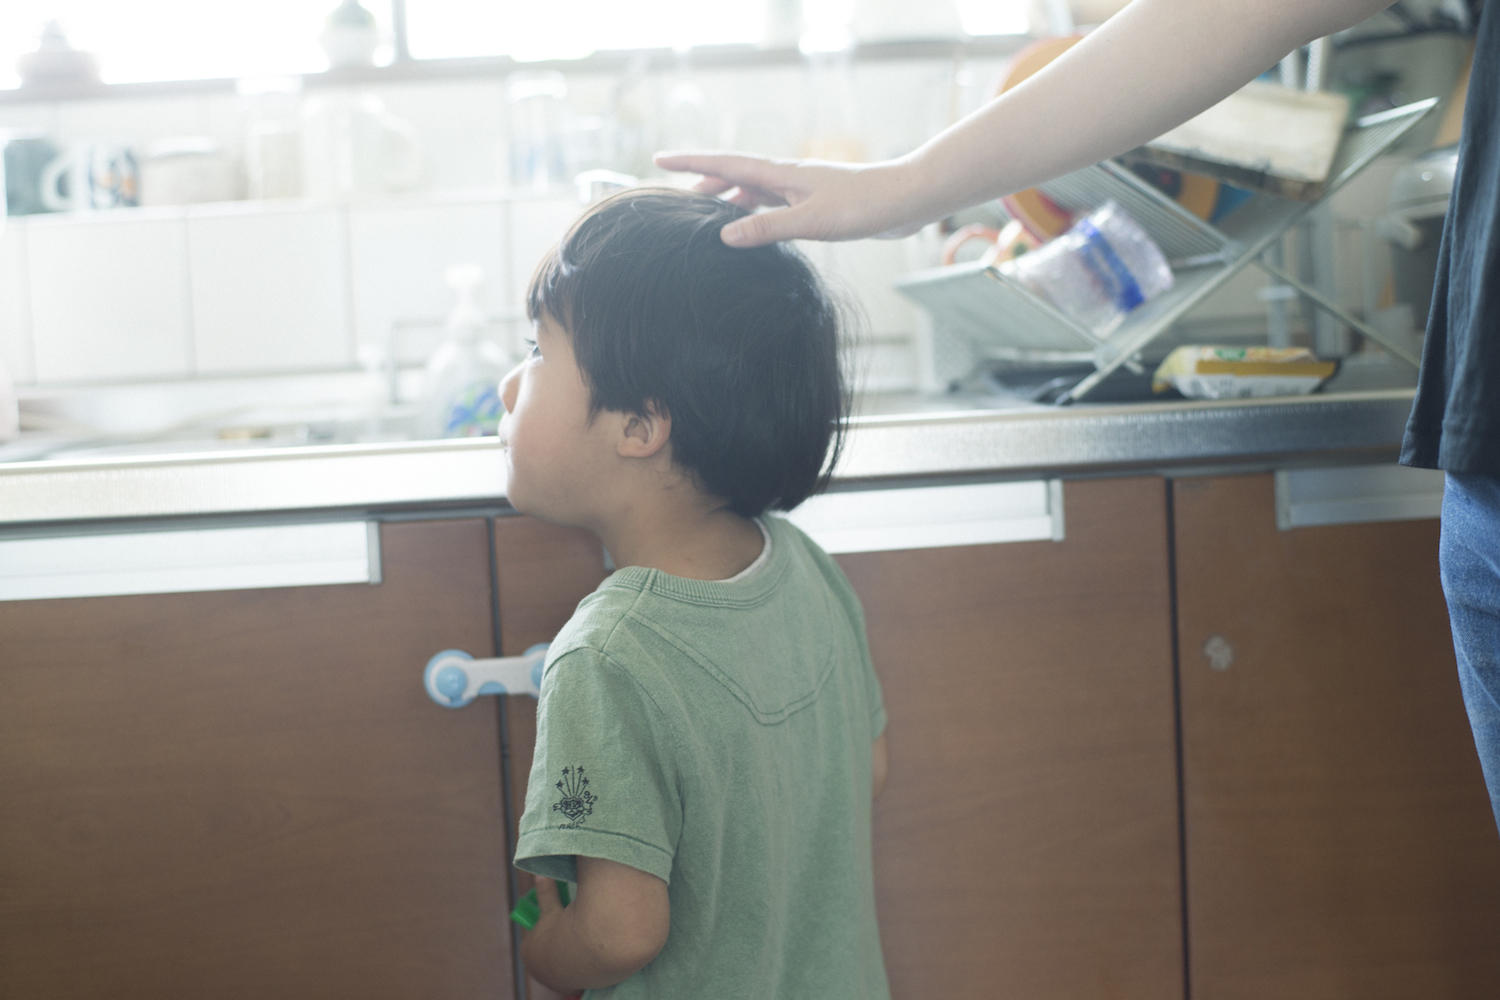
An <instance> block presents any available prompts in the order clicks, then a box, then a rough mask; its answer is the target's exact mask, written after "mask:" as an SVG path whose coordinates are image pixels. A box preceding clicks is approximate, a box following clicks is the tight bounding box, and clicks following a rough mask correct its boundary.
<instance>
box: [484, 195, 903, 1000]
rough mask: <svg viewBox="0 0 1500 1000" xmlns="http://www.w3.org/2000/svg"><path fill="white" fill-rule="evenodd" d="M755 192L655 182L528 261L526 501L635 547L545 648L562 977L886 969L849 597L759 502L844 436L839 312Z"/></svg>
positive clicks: (522, 384) (851, 994) (542, 962)
mask: <svg viewBox="0 0 1500 1000" xmlns="http://www.w3.org/2000/svg"><path fill="white" fill-rule="evenodd" d="M743 214H744V210H742V209H739V208H737V207H735V206H733V205H730V204H727V203H725V202H721V201H718V200H716V199H713V198H709V197H706V196H703V195H695V194H689V193H686V192H680V191H671V190H646V189H636V190H630V191H626V192H623V193H621V194H619V195H617V196H615V197H613V198H611V199H609V200H607V201H605V202H603V203H601V204H600V205H598V206H596V207H595V208H593V209H592V210H590V211H589V212H588V213H587V214H586V215H585V216H584V217H583V218H582V219H581V220H580V221H579V222H578V223H576V224H575V225H574V227H573V228H572V229H571V230H570V231H569V232H568V234H567V235H566V236H565V237H564V239H563V241H562V243H561V245H559V246H558V248H557V249H556V250H554V251H553V252H552V253H551V254H550V255H549V256H548V257H547V258H546V259H545V260H543V262H542V264H541V266H540V267H539V269H538V271H537V273H536V276H535V277H534V278H533V279H532V285H531V291H530V294H529V301H528V312H529V314H530V316H531V319H532V320H533V323H534V325H535V329H536V341H535V345H534V347H533V349H532V352H531V356H530V357H529V358H527V360H525V361H524V362H522V364H521V365H520V366H519V367H517V368H516V369H515V371H513V372H511V373H510V374H509V375H508V376H507V377H506V379H505V381H504V382H503V383H502V385H501V397H502V399H503V401H504V403H505V409H506V416H505V419H504V422H503V423H502V425H501V432H500V433H501V437H502V438H503V439H504V441H505V443H506V465H507V472H508V474H509V478H508V495H509V498H510V501H511V503H512V504H513V505H514V506H515V507H516V509H517V510H520V511H523V512H525V513H529V514H534V515H536V516H538V517H541V518H545V519H547V520H549V521H553V522H556V523H559V524H566V525H574V526H578V527H583V528H587V529H589V530H590V531H592V532H594V533H595V534H597V535H598V536H599V538H600V540H601V541H602V542H603V543H604V546H605V548H606V549H607V550H608V551H609V553H610V555H611V556H612V557H613V559H614V562H615V565H616V566H617V567H618V569H617V570H616V571H615V572H614V574H613V575H612V576H610V577H609V578H608V579H607V580H605V581H604V583H603V584H601V585H600V587H599V589H598V590H597V591H595V592H594V593H593V594H591V595H590V596H589V597H587V598H585V599H584V601H583V602H582V603H581V604H579V606H578V610H577V612H576V613H575V614H574V615H573V617H572V619H571V620H570V621H569V622H568V624H567V625H566V626H564V628H563V630H562V632H561V633H560V634H559V635H558V636H557V638H556V640H555V641H554V642H553V643H552V647H551V649H550V651H549V652H548V655H547V664H546V672H545V675H544V678H543V681H542V695H541V702H540V705H539V707H538V719H537V744H536V757H535V760H534V763H533V765H532V770H531V779H530V786H529V789H528V791H527V796H526V811H525V814H524V815H523V816H522V818H521V835H520V841H519V843H518V845H517V850H516V864H517V865H518V866H519V867H521V868H523V869H525V870H527V871H530V872H534V873H535V874H537V875H541V876H546V877H545V878H541V879H539V880H538V897H539V900H540V902H541V904H542V917H541V920H540V921H539V922H538V923H537V925H536V928H535V930H533V931H532V932H531V933H530V934H529V935H528V936H527V938H526V940H525V942H524V943H523V945H522V947H521V958H522V960H523V961H524V963H525V965H526V968H527V970H528V971H529V972H530V974H531V975H532V976H533V977H534V978H536V979H537V980H539V981H540V982H542V983H544V984H546V985H548V986H550V987H552V988H554V989H556V990H559V991H562V992H564V993H571V992H576V991H578V990H583V989H588V990H591V991H593V992H592V993H591V994H590V996H613V997H632V998H633V997H653V998H668V1000H676V998H681V1000H706V998H710V997H712V998H714V1000H722V998H729V997H746V998H755V1000H775V998H788V1000H811V998H814V997H816V998H818V1000H837V998H848V1000H884V998H886V997H887V996H888V995H889V991H888V988H887V985H886V979H885V969H884V966H883V964H882V962H881V956H880V941H879V936H878V932H877V928H876V923H875V906H874V888H873V884H872V876H871V860H870V802H871V798H872V796H873V795H874V794H875V793H877V792H878V789H879V786H880V784H881V783H883V781H884V772H885V744H884V737H883V735H882V730H883V728H884V724H885V712H884V709H883V707H882V705H881V699H880V687H879V684H878V682H877V680H876V678H875V674H874V671H873V669H872V668H871V665H870V658H869V653H868V651H867V649H866V645H865V631H864V621H863V617H862V613H861V611H860V607H859V602H858V600H857V599H856V598H855V596H854V593H853V592H852V590H851V589H850V587H849V584H848V582H847V581H846V580H845V579H844V576H843V574H842V573H841V572H840V571H839V569H838V567H837V565H835V563H834V562H833V560H831V559H830V558H829V557H828V556H827V555H826V554H825V553H824V552H823V551H822V550H820V549H819V548H818V547H817V546H816V545H814V544H813V543H812V542H811V541H810V540H809V539H808V538H807V537H806V536H805V535H803V534H802V533H801V532H800V531H798V530H797V529H796V528H794V527H793V526H792V525H791V524H789V523H788V522H787V521H786V520H785V519H783V518H778V517H769V516H766V514H765V512H766V511H767V510H770V509H777V510H790V509H791V508H793V507H795V506H796V505H797V504H799V503H800V502H802V500H804V499H806V497H807V496H808V495H809V494H811V493H813V492H814V491H815V490H817V489H819V488H820V487H821V486H822V485H823V483H824V482H825V480H826V472H825V468H828V467H831V465H832V461H831V460H830V458H831V457H836V456H837V453H838V446H839V443H840V440H841V431H840V427H841V421H842V418H843V417H844V415H845V413H846V409H847V402H846V393H845V389H844V384H843V379H842V376H841V373H840V368H839V359H838V349H837V334H838V329H837V314H836V311H835V309H834V308H833V307H832V305H831V304H830V302H829V300H828V298H827V297H826V296H825V294H824V293H823V291H822V289H821V288H820V287H819V285H818V282H817V279H816V277H815V276H814V274H813V273H812V271H811V269H810V268H809V267H808V265H807V262H806V261H805V260H804V259H803V258H802V257H801V256H800V255H799V254H798V253H797V252H796V251H795V250H793V249H791V248H790V247H788V246H780V245H778V246H768V247H763V248H760V249H757V250H751V251H745V250H733V249H730V248H728V247H727V246H725V245H724V243H723V241H722V240H721V239H720V238H719V230H720V229H721V228H722V227H723V226H724V225H725V224H726V223H728V222H731V221H733V220H734V219H737V218H739V217H741V216H742V215H743ZM830 449H831V451H832V456H830ZM552 879H563V880H567V881H570V882H576V883H577V896H576V898H575V899H574V901H573V902H572V905H570V906H568V907H567V908H563V907H562V906H561V905H560V903H559V901H558V894H557V890H556V886H555V883H554V882H552V881H551V880H552Z"/></svg>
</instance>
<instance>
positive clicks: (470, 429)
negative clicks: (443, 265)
mask: <svg viewBox="0 0 1500 1000" xmlns="http://www.w3.org/2000/svg"><path fill="white" fill-rule="evenodd" d="M447 279H448V285H449V286H450V287H451V288H453V289H454V290H455V291H456V292H457V293H458V303H457V304H456V305H455V306H454V307H453V311H452V312H451V313H449V314H448V324H447V329H448V339H447V340H445V341H443V343H442V345H441V346H440V347H438V349H437V350H436V351H434V352H433V354H432V358H431V359H430V360H429V361H428V362H427V394H426V398H425V399H424V401H423V404H422V411H421V415H420V418H419V423H418V429H419V430H420V432H421V434H422V436H423V437H429V438H447V437H480V436H483V435H487V434H494V433H496V432H497V431H498V430H499V427H500V411H501V409H502V407H501V405H500V380H501V379H502V378H504V377H505V373H506V372H507V371H509V370H510V363H511V359H510V357H509V356H508V355H507V354H506V353H505V351H504V350H503V349H501V347H500V345H499V344H496V343H495V342H494V341H491V340H485V339H484V338H483V337H482V336H481V334H482V333H483V332H484V327H485V315H484V313H483V312H482V311H481V310H480V308H479V302H478V299H479V285H480V282H481V281H483V280H484V272H483V271H482V270H480V268H479V267H477V266H475V265H473V264H463V265H459V266H456V267H450V268H449V269H448V273H447Z"/></svg>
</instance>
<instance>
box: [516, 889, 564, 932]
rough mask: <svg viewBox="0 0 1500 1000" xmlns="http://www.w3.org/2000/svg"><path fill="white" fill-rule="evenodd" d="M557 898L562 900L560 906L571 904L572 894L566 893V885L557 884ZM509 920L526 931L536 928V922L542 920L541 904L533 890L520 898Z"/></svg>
mask: <svg viewBox="0 0 1500 1000" xmlns="http://www.w3.org/2000/svg"><path fill="white" fill-rule="evenodd" d="M557 898H558V899H560V900H562V905H564V906H567V905H568V904H569V903H571V902H573V894H572V893H570V892H569V891H568V883H566V882H558V883H557ZM510 919H512V920H514V921H515V922H516V923H518V924H520V925H521V926H522V927H524V928H526V929H527V930H528V931H529V930H531V929H532V928H534V927H536V922H537V921H538V920H540V919H542V904H541V903H539V902H537V899H536V890H535V889H532V890H531V891H530V892H528V893H527V894H526V895H524V896H522V897H521V901H520V902H519V903H517V904H516V908H515V909H514V910H511V911H510Z"/></svg>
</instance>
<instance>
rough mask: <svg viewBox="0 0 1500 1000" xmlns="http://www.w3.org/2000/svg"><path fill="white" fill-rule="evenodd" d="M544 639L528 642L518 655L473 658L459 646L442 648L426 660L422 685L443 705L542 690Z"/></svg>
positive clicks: (430, 696)
mask: <svg viewBox="0 0 1500 1000" xmlns="http://www.w3.org/2000/svg"><path fill="white" fill-rule="evenodd" d="M547 645H548V644H547V643H545V642H541V643H537V644H536V645H535V646H532V647H531V648H530V649H528V650H526V652H524V653H522V654H521V655H520V656H501V657H497V658H495V659H489V660H476V659H474V657H472V656H470V655H469V654H468V653H465V652H464V651H463V650H461V649H445V650H443V651H442V652H441V653H438V654H437V655H436V656H434V657H433V658H432V659H430V660H428V661H427V668H426V669H425V670H423V671H422V686H423V687H424V688H426V690H427V696H428V697H429V698H431V699H432V700H433V701H435V702H437V703H438V704H439V705H442V706H443V707H444V708H463V707H464V706H465V705H467V704H469V702H471V701H473V700H474V699H475V698H477V697H479V696H480V695H482V694H527V695H530V696H531V697H533V698H535V697H537V696H538V695H539V694H541V690H542V665H543V664H544V663H545V662H546V660H547Z"/></svg>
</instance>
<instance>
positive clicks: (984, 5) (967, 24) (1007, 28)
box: [954, 0, 1031, 35]
mask: <svg viewBox="0 0 1500 1000" xmlns="http://www.w3.org/2000/svg"><path fill="white" fill-rule="evenodd" d="M954 4H955V6H957V7H958V19H959V22H960V23H962V24H963V26H964V34H966V35H1024V34H1026V33H1027V32H1028V31H1030V30H1031V19H1030V17H1029V16H1028V14H1027V10H1028V8H1029V7H1030V6H1031V5H1030V3H1029V0H954Z"/></svg>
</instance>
